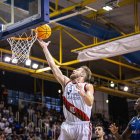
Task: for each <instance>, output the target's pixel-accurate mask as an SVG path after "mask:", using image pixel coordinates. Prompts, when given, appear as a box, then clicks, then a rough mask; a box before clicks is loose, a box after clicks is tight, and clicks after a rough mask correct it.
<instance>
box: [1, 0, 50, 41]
mask: <svg viewBox="0 0 140 140" xmlns="http://www.w3.org/2000/svg"><path fill="white" fill-rule="evenodd" d="M48 22H49V0H0V39H6V38H8V37H10V36H13V35H16V33H20V32H23V31H24V32H25V31H26V30H29V29H32V28H35V27H37V26H39V25H41V24H45V23H48Z"/></svg>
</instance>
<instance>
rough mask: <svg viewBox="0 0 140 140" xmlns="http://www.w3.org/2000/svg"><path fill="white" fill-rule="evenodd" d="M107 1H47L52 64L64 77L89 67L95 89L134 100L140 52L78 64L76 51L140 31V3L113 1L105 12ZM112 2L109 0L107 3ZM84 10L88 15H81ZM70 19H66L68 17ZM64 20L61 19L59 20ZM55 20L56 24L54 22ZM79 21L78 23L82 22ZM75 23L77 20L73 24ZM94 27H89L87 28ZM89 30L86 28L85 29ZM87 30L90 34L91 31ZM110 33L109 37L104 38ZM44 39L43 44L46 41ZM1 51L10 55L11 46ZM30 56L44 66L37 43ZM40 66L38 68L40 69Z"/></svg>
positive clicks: (139, 87) (44, 74)
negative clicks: (76, 70) (84, 66)
mask: <svg viewBox="0 0 140 140" xmlns="http://www.w3.org/2000/svg"><path fill="white" fill-rule="evenodd" d="M108 1H109V0H50V23H49V25H50V26H51V28H52V35H51V37H50V38H49V39H48V40H51V44H50V45H49V50H50V51H51V53H52V55H53V57H54V58H55V61H56V63H57V64H58V65H60V66H61V69H62V71H63V72H64V74H66V75H69V74H70V73H71V70H73V69H75V68H77V67H79V66H81V65H87V66H89V67H90V69H91V71H92V73H93V77H94V79H92V83H94V85H95V87H96V88H97V89H98V90H101V91H104V92H106V93H108V94H111V95H115V96H121V97H128V98H137V97H138V96H139V94H140V66H139V64H140V59H139V57H138V55H139V54H140V53H139V52H136V53H135V52H133V53H130V54H129V55H119V56H115V57H112V58H102V59H99V60H93V61H92V60H91V61H86V62H79V61H77V56H78V53H77V52H75V51H74V50H75V49H79V48H81V49H82V47H85V48H86V46H89V45H91V44H93V45H94V44H97V45H98V43H100V42H102V41H105V40H107V39H108V40H109V39H115V38H117V37H120V36H121V37H122V38H123V37H126V36H127V35H128V34H132V33H134V34H135V33H137V34H139V31H140V22H139V20H140V15H139V9H140V1H139V0H118V1H116V0H112V1H114V3H115V6H114V8H113V10H111V11H109V12H108V11H105V10H103V9H102V8H103V6H105V3H106V2H108ZM110 1H111V0H110ZM85 9H90V10H88V11H87V12H83V13H82V14H81V13H80V12H81V11H83V10H85ZM74 13H77V15H76V16H77V18H81V20H82V21H84V25H83V28H81V26H80V22H79V23H78V22H77V24H76V26H74V21H73V20H71V19H72V18H75V16H74ZM69 15H70V16H71V17H70V18H68V16H69ZM61 17H63V20H62V19H61ZM56 19H57V22H55V20H56ZM81 20H80V21H81ZM75 22H76V21H75ZM91 24H93V26H91V27H90V28H89V25H91ZM87 28H89V29H87ZM90 30H91V31H92V30H93V32H90ZM110 30H112V31H113V32H112V34H110V36H109V37H108V36H107V35H106V36H103V35H104V34H106V33H108V32H109V31H110ZM48 40H46V41H48ZM0 48H1V52H4V53H10V51H9V50H10V46H9V44H8V43H7V41H6V40H4V41H1V42H0ZM31 56H32V59H33V60H34V61H37V62H39V63H40V64H41V66H42V67H43V66H45V67H46V66H47V63H46V61H45V56H44V53H43V51H42V49H41V47H40V46H39V44H38V43H37V42H36V43H35V44H34V45H33V47H32V49H31ZM0 63H1V64H0V68H1V69H4V70H8V71H14V72H18V73H23V74H28V75H30V76H32V77H37V78H41V79H45V80H50V81H55V80H54V78H53V76H52V74H51V72H48V71H43V70H42V69H40V70H42V71H41V72H40V71H39V70H38V71H36V70H33V69H31V68H27V67H24V66H23V65H13V64H7V63H4V62H2V61H1V62H0ZM42 67H40V68H42ZM111 81H113V82H114V83H115V86H116V87H115V88H110V82H111ZM125 85H127V86H128V87H129V90H128V91H127V92H124V91H123V89H122V88H123V86H125Z"/></svg>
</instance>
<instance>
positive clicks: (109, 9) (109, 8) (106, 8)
mask: <svg viewBox="0 0 140 140" xmlns="http://www.w3.org/2000/svg"><path fill="white" fill-rule="evenodd" d="M103 9H104V10H106V11H111V10H113V8H112V7H111V6H104V7H103Z"/></svg>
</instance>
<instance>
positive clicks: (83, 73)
mask: <svg viewBox="0 0 140 140" xmlns="http://www.w3.org/2000/svg"><path fill="white" fill-rule="evenodd" d="M79 77H83V79H84V81H85V82H89V81H90V79H91V71H90V69H89V68H88V67H87V66H81V67H80V68H78V69H76V70H73V72H72V74H71V75H70V79H71V80H75V79H77V78H79Z"/></svg>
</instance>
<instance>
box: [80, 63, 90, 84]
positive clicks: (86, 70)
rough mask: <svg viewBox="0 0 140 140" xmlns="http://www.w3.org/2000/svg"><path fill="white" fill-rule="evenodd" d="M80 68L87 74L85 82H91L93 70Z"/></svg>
mask: <svg viewBox="0 0 140 140" xmlns="http://www.w3.org/2000/svg"><path fill="white" fill-rule="evenodd" d="M80 68H82V69H83V70H84V71H85V73H86V76H85V79H84V80H85V82H90V79H91V74H92V73H91V70H90V69H89V68H88V67H87V66H81V67H80Z"/></svg>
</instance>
